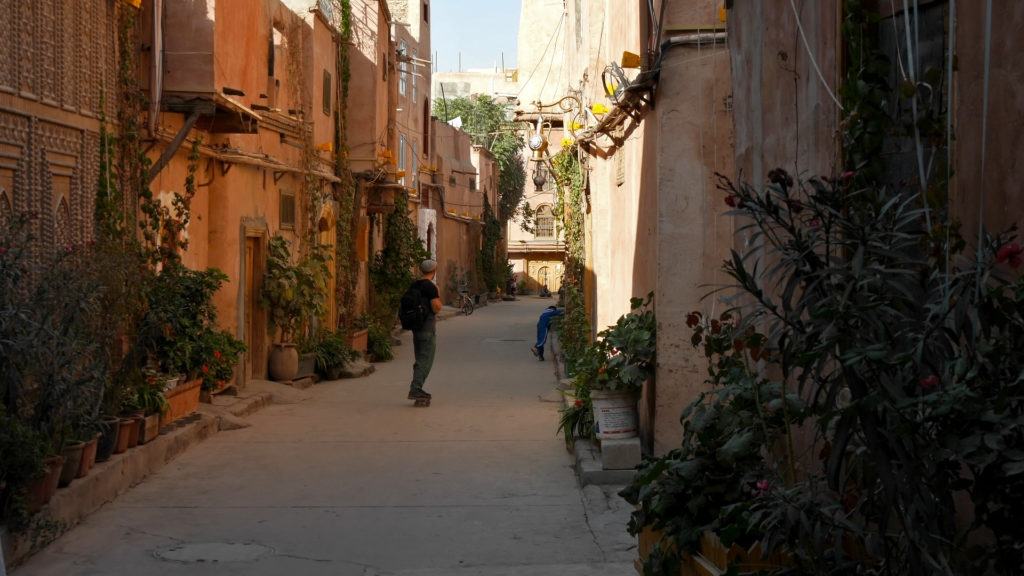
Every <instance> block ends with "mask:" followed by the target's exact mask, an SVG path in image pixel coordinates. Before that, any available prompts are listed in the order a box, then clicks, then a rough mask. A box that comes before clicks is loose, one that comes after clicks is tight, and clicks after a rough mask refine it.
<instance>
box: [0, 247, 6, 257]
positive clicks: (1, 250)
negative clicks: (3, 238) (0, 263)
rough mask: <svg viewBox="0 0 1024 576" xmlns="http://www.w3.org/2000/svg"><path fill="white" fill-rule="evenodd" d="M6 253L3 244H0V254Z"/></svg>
mask: <svg viewBox="0 0 1024 576" xmlns="http://www.w3.org/2000/svg"><path fill="white" fill-rule="evenodd" d="M6 253H7V248H4V247H3V246H0V256H3V255H4V254H6Z"/></svg>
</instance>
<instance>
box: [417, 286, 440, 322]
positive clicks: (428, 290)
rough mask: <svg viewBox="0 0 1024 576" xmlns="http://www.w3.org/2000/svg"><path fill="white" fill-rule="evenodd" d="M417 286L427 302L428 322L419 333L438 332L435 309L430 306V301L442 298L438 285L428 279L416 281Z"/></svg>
mask: <svg viewBox="0 0 1024 576" xmlns="http://www.w3.org/2000/svg"><path fill="white" fill-rule="evenodd" d="M415 285H416V287H417V288H419V289H420V294H422V295H423V298H424V300H426V301H427V320H426V322H424V323H423V327H422V328H420V329H419V330H418V331H419V332H435V331H436V330H437V320H436V319H435V318H434V309H433V308H432V307H431V306H430V301H431V300H433V299H434V298H440V297H441V294H440V293H439V292H438V291H437V285H435V284H434V283H433V282H431V281H430V280H427V279H426V278H420V279H419V280H417V281H416V284H415Z"/></svg>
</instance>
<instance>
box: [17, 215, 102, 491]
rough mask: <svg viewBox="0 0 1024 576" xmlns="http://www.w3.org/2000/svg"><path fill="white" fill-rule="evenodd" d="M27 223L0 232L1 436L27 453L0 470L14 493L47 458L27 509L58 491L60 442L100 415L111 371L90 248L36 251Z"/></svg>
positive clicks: (20, 221) (20, 220)
mask: <svg viewBox="0 0 1024 576" xmlns="http://www.w3.org/2000/svg"><path fill="white" fill-rule="evenodd" d="M32 224H33V223H32V220H31V218H29V217H17V218H14V219H13V221H12V222H10V225H9V226H7V227H6V228H5V229H3V230H0V408H2V409H3V412H4V413H5V414H6V416H5V417H4V418H3V420H4V422H3V425H4V427H5V428H6V431H5V433H6V434H7V435H8V438H11V437H19V438H22V439H24V440H25V442H26V447H25V449H26V451H27V455H28V460H19V458H21V456H20V455H18V456H11V458H12V462H15V461H17V462H19V464H18V465H17V470H14V468H12V469H11V470H7V457H6V456H5V457H3V458H0V468H3V469H4V470H3V472H2V473H3V474H5V475H8V474H11V473H13V474H15V475H16V477H15V478H13V482H12V481H11V480H10V479H9V480H7V481H6V483H7V485H8V490H12V489H13V490H14V492H12V494H15V493H18V492H19V491H21V490H22V488H25V486H24V485H22V482H23V481H24V480H28V481H32V480H33V478H32V474H29V475H28V476H27V477H26V476H23V475H21V474H22V473H23V472H25V471H28V472H31V473H33V474H34V472H37V471H38V470H40V468H37V467H36V464H33V463H32V461H35V460H38V462H37V463H40V462H43V461H44V459H43V458H36V457H37V456H38V455H39V454H38V453H37V452H39V451H41V452H42V455H43V456H45V457H47V458H48V459H49V460H50V462H51V463H52V465H51V466H49V472H50V474H49V475H48V477H47V478H46V480H45V481H44V482H42V486H41V488H45V490H42V489H41V490H40V491H38V492H36V494H38V495H39V496H40V497H39V498H35V499H34V502H33V503H34V506H30V508H34V507H35V506H41V504H42V502H44V501H45V500H46V498H47V494H52V489H55V488H56V485H57V482H58V481H59V480H60V473H61V467H62V466H63V462H64V457H63V456H62V455H61V453H62V451H63V450H64V447H65V444H66V443H68V444H70V443H71V442H72V441H73V440H74V439H75V438H74V437H73V436H74V434H75V433H76V432H78V431H81V430H85V429H86V428H88V427H89V426H90V425H91V424H92V423H94V422H95V421H96V419H97V418H98V415H99V410H100V405H101V403H102V400H103V390H104V382H105V381H106V377H107V375H108V371H109V364H108V363H107V358H106V355H105V354H104V353H103V352H104V350H103V344H102V340H103V339H102V336H103V332H102V326H101V325H100V323H99V322H98V321H97V317H98V315H99V311H100V308H101V306H100V296H101V294H102V284H101V283H100V282H99V280H98V277H97V274H96V273H95V272H94V271H93V270H92V268H91V267H90V266H89V265H88V254H87V250H83V249H80V248H76V247H73V246H65V247H61V249H59V250H56V251H53V252H48V251H45V250H40V251H35V252H34V250H35V249H38V248H40V247H39V245H38V244H36V243H35V241H34V238H33V236H32V235H31V234H30V233H29V230H30V228H31V227H32ZM33 256H34V257H33ZM37 449H38V450H37ZM58 463H59V465H58Z"/></svg>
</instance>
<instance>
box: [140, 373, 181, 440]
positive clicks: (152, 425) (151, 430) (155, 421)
mask: <svg viewBox="0 0 1024 576" xmlns="http://www.w3.org/2000/svg"><path fill="white" fill-rule="evenodd" d="M174 387H176V384H175V386H171V387H170V388H171V389H173V388H174ZM165 388H168V386H167V385H166V384H165V381H164V379H163V378H161V375H159V374H158V373H156V372H154V371H152V370H148V371H146V372H144V377H143V378H142V379H141V381H140V382H139V383H138V384H137V386H136V388H135V399H136V404H137V405H138V406H139V409H141V410H142V413H143V422H142V427H141V429H140V431H139V443H140V444H145V443H146V442H150V441H152V440H153V439H154V438H156V437H157V436H158V435H159V434H160V418H161V417H162V416H164V415H165V414H167V411H168V410H169V408H170V404H169V403H168V402H167V397H166V396H164V389H165Z"/></svg>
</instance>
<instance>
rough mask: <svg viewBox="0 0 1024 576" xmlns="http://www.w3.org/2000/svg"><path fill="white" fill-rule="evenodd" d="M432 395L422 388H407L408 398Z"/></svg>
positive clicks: (428, 397)
mask: <svg viewBox="0 0 1024 576" xmlns="http://www.w3.org/2000/svg"><path fill="white" fill-rule="evenodd" d="M431 397H432V396H431V395H430V394H429V393H427V392H426V391H424V390H423V388H412V389H410V390H409V396H408V398H409V400H416V399H418V398H425V399H428V400H429V399H430V398H431Z"/></svg>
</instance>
